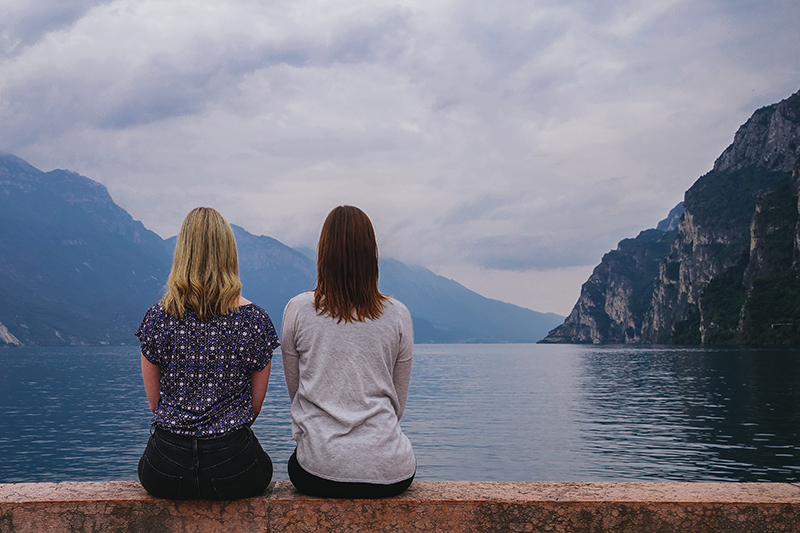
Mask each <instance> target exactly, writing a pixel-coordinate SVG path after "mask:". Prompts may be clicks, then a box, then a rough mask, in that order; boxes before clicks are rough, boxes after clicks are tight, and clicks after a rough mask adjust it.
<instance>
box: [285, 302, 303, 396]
mask: <svg viewBox="0 0 800 533" xmlns="http://www.w3.org/2000/svg"><path fill="white" fill-rule="evenodd" d="M296 330H297V311H296V309H295V301H294V300H289V303H287V304H286V309H284V310H283V322H282V323H281V335H282V336H283V344H282V345H281V357H282V358H283V361H282V362H283V377H284V379H286V389H287V390H288V391H289V401H290V402H291V401H292V400H294V395H295V394H297V389H298V387H299V386H300V354H299V353H297V345H296V343H295V333H296Z"/></svg>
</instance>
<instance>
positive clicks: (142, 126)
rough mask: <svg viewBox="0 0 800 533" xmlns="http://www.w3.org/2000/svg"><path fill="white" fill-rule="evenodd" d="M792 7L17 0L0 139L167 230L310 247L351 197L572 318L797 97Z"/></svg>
mask: <svg viewBox="0 0 800 533" xmlns="http://www.w3.org/2000/svg"><path fill="white" fill-rule="evenodd" d="M265 4H266V5H265ZM798 20H800V3H798V2H796V0H787V1H731V0H718V1H714V0H693V1H684V0H642V1H625V0H612V1H610V2H595V1H587V0H575V1H568V0H567V1H552V0H548V1H533V0H525V1H518V2H514V1H506V2H496V3H489V2H477V1H474V2H472V1H457V2H448V1H431V0H426V1H424V2H402V3H396V4H388V3H379V2H375V1H359V0H342V1H323V2H316V1H315V2H311V1H304V0H292V1H285V2H280V1H276V2H269V3H265V2H261V1H255V0H253V1H248V0H240V1H234V0H214V1H206V0H192V1H181V0H172V1H169V2H165V1H149V0H120V1H114V0H109V1H88V0H87V1H78V0H75V1H63V0H47V1H41V0H40V1H21V0H15V1H10V2H9V1H6V2H3V5H2V7H0V124H2V127H1V128H0V151H4V152H8V153H12V154H15V155H18V156H20V157H22V158H23V159H26V160H27V161H29V162H30V163H31V164H33V165H34V166H36V167H38V168H40V169H42V170H51V169H53V168H68V169H70V170H74V171H76V172H80V173H81V174H84V175H86V176H88V177H90V178H92V179H95V180H97V181H100V182H101V183H103V184H105V185H106V186H107V187H108V189H109V191H110V192H111V195H112V196H113V197H114V199H115V200H116V201H117V203H119V204H120V205H122V206H123V207H124V208H125V209H127V210H128V211H129V212H130V213H131V214H132V215H133V216H134V218H137V219H140V220H142V221H143V222H144V223H145V225H146V226H148V227H149V228H151V229H153V230H154V231H156V232H157V233H159V234H161V235H162V236H164V237H168V236H171V235H174V234H175V233H176V232H177V229H178V227H179V225H180V221H181V220H182V218H183V216H184V215H185V214H186V212H187V211H188V210H189V209H191V208H192V207H194V206H196V205H211V206H214V207H217V208H218V209H219V210H220V211H221V212H222V213H223V214H224V215H225V216H226V217H227V218H228V220H229V221H231V222H234V223H237V224H239V225H241V226H243V227H245V228H246V229H248V230H249V231H250V232H252V233H256V234H264V235H269V236H272V237H275V238H277V239H279V240H281V241H283V242H284V243H286V244H289V245H291V246H309V247H312V248H313V246H314V244H315V241H316V238H317V236H318V232H319V228H320V226H321V224H322V220H323V218H324V216H325V215H326V214H327V212H328V211H329V210H330V209H331V208H332V207H334V206H335V205H339V204H342V203H348V204H354V205H358V206H360V207H362V208H363V209H364V210H365V211H366V212H367V213H368V214H369V215H370V216H371V217H372V219H373V222H374V223H375V226H376V230H377V232H378V235H379V241H380V242H379V244H380V246H381V252H382V254H383V255H386V256H391V257H395V258H397V259H400V260H402V261H405V262H408V263H416V264H421V265H423V266H426V267H428V268H431V269H432V270H434V271H435V272H437V273H439V274H442V275H445V276H447V277H451V278H454V279H456V280H457V281H459V282H461V283H463V284H465V285H467V286H468V287H470V288H472V289H474V290H477V291H478V292H481V293H482V294H484V295H486V296H490V297H495V298H499V299H503V300H505V301H510V302H513V303H517V304H519V305H523V306H526V307H530V308H532V309H536V310H538V311H554V312H558V313H561V314H566V313H567V312H568V311H569V309H570V308H571V307H572V304H573V303H574V302H575V299H576V298H577V296H578V293H579V290H580V285H581V283H582V282H583V281H585V279H586V277H587V276H588V274H589V273H590V272H591V268H592V267H593V266H594V265H595V264H597V263H598V262H599V260H600V258H601V257H602V254H603V253H605V252H606V251H608V250H609V249H611V248H614V247H615V246H616V243H617V242H618V241H619V240H620V239H622V238H626V237H633V236H635V235H636V234H637V233H638V231H639V230H642V229H645V228H648V227H654V226H655V225H656V223H657V222H658V221H659V220H660V219H661V218H664V217H665V216H666V215H667V213H668V212H669V210H670V209H671V208H672V207H673V206H674V205H675V204H677V203H678V202H679V201H681V200H682V197H683V192H684V191H685V190H686V189H687V188H688V187H689V186H690V185H691V184H692V183H693V182H694V180H695V179H697V178H698V177H699V176H700V175H701V174H703V173H705V172H706V171H708V170H709V169H710V168H711V166H712V164H713V161H714V159H715V158H716V157H717V156H718V155H719V154H720V153H721V152H722V150H723V149H724V148H725V147H726V146H727V145H728V144H729V143H730V142H731V141H732V139H733V134H734V132H735V131H736V128H737V127H738V126H739V125H740V124H742V123H743V122H744V121H745V120H746V119H747V118H748V117H749V116H750V115H751V114H752V112H753V111H754V110H755V109H757V108H758V107H761V106H763V105H767V104H771V103H774V102H777V101H779V100H781V99H783V98H786V97H788V96H789V95H790V94H792V93H793V92H795V91H797V90H798V89H800V61H798V58H800V32H798V29H797V21H798ZM245 290H246V289H245Z"/></svg>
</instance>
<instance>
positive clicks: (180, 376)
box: [136, 207, 279, 500]
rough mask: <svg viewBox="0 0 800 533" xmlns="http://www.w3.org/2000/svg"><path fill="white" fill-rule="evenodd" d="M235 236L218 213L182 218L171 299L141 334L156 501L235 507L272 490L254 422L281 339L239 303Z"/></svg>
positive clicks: (146, 464)
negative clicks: (218, 503)
mask: <svg viewBox="0 0 800 533" xmlns="http://www.w3.org/2000/svg"><path fill="white" fill-rule="evenodd" d="M241 287H242V284H241V282H240V281H239V261H238V256H237V252H236V240H235V238H234V236H233V231H232V230H231V227H230V226H229V225H228V223H227V222H226V221H225V219H224V218H223V217H222V215H220V214H219V213H218V212H217V211H215V210H214V209H211V208H209V207H198V208H196V209H193V210H192V211H191V212H190V213H189V214H188V215H186V219H185V220H184V221H183V225H182V226H181V230H180V233H179V234H178V239H177V242H176V244H175V258H174V261H173V264H172V270H171V272H170V275H169V280H168V282H167V293H166V295H165V296H164V298H163V299H162V300H161V301H160V302H158V303H157V304H155V305H154V306H153V307H151V308H150V309H149V310H148V311H147V314H145V317H144V320H143V321H142V325H141V326H140V327H139V330H138V331H137V332H136V336H137V337H138V338H139V340H140V342H141V347H142V376H143V378H144V386H145V392H146V393H147V400H148V402H149V404H150V410H151V411H152V412H153V418H152V421H151V436H150V440H149V441H148V443H147V447H146V449H145V451H144V454H143V455H142V458H141V459H140V460H139V480H140V481H141V483H142V486H143V487H144V488H145V489H146V490H147V492H149V493H150V494H152V495H153V496H157V497H161V498H170V499H176V500H188V499H204V500H206V499H207V500H235V499H239V498H246V497H250V496H255V495H257V494H260V493H262V492H263V491H264V489H265V488H266V487H267V484H268V483H269V482H270V480H271V479H272V461H271V459H270V457H269V455H267V454H266V453H265V452H264V450H263V449H262V448H261V445H260V444H259V442H258V440H257V439H256V437H255V435H253V432H252V430H251V429H250V424H252V422H253V421H254V420H255V418H256V417H257V416H258V414H259V412H260V411H261V406H262V403H263V401H264V397H265V395H266V393H267V383H268V381H269V373H270V368H271V366H272V365H271V361H272V352H273V350H275V348H277V347H278V345H279V343H278V337H277V335H276V334H275V328H274V327H273V325H272V321H271V320H270V318H269V316H268V315H267V313H266V312H265V311H264V310H263V309H261V308H260V307H259V306H257V305H255V304H254V303H252V302H249V301H248V300H246V299H244V298H243V297H242V296H241Z"/></svg>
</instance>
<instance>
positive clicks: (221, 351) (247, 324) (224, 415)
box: [136, 302, 278, 437]
mask: <svg viewBox="0 0 800 533" xmlns="http://www.w3.org/2000/svg"><path fill="white" fill-rule="evenodd" d="M136 335H137V337H139V339H140V340H141V342H142V355H144V357H145V358H147V360H148V361H150V362H151V363H153V364H155V365H158V366H159V367H160V368H161V369H162V370H161V380H160V401H159V403H158V406H157V407H156V410H155V412H154V416H153V421H152V424H155V425H157V426H159V427H162V428H164V429H167V430H169V431H171V432H173V433H177V434H181V435H197V436H204V437H209V436H216V435H221V434H223V433H225V432H228V431H231V430H233V429H236V428H239V427H242V426H244V425H247V424H249V423H250V422H251V421H252V420H253V418H254V416H255V413H254V412H253V401H252V394H253V393H252V377H251V376H252V372H254V371H256V370H260V369H262V368H264V367H265V366H266V365H267V363H269V361H270V359H271V357H272V352H273V350H274V349H275V348H277V346H278V337H277V335H276V334H275V329H274V327H273V326H272V322H271V321H270V319H269V316H267V313H266V312H265V311H264V310H263V309H261V308H260V307H259V306H257V305H255V304H253V303H249V304H247V305H243V306H241V307H239V308H238V309H236V310H235V311H234V312H232V313H231V314H228V315H220V316H214V317H210V318H208V319H206V320H200V319H199V318H198V317H197V315H196V314H195V313H194V311H192V310H187V311H186V313H185V314H184V316H183V318H178V317H175V316H172V315H170V314H169V313H167V312H166V311H165V310H164V307H163V306H162V305H161V303H160V302H159V303H157V304H155V305H153V306H152V307H151V308H150V309H149V310H148V311H147V314H146V315H145V318H144V320H143V321H142V325H141V327H140V328H139V330H138V331H137V332H136Z"/></svg>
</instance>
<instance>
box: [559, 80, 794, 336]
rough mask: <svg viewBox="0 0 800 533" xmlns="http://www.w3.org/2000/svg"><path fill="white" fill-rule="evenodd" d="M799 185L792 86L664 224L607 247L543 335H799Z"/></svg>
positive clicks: (750, 124) (757, 116)
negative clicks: (560, 319) (571, 303)
mask: <svg viewBox="0 0 800 533" xmlns="http://www.w3.org/2000/svg"><path fill="white" fill-rule="evenodd" d="M799 188H800V92H797V93H795V94H794V95H792V96H791V97H789V98H787V99H786V100H783V101H782V102H779V103H777V104H773V105H770V106H767V107H764V108H761V109H759V110H757V111H756V112H755V113H753V116H752V117H751V118H750V119H749V120H748V121H747V122H746V123H745V124H744V125H742V126H741V127H740V128H739V130H738V131H737V132H736V135H735V137H734V140H733V143H732V144H731V145H730V146H729V147H728V148H726V149H725V151H724V152H723V153H722V155H720V157H719V158H718V159H717V161H716V162H715V163H714V168H713V169H712V170H711V171H710V172H708V173H707V174H705V175H704V176H702V177H700V178H699V179H698V180H697V181H696V182H695V183H694V185H692V187H691V188H690V189H689V190H688V191H686V195H685V197H684V201H683V203H682V206H681V205H679V206H678V207H677V208H676V209H675V210H673V211H672V212H670V215H669V216H668V218H667V219H666V220H665V221H663V222H662V223H661V224H659V226H658V228H657V229H653V230H648V231H647V232H642V234H640V235H639V237H637V238H636V239H626V240H624V241H622V242H620V244H619V247H618V248H617V249H616V250H614V251H612V252H609V253H608V254H606V255H605V256H604V257H603V259H602V261H601V262H600V264H599V265H598V266H597V267H596V268H595V270H594V272H593V273H592V275H591V277H590V278H589V279H588V281H587V282H586V283H585V284H584V285H583V287H582V289H581V295H580V298H579V299H578V302H577V303H576V304H575V307H574V308H573V309H572V312H571V313H570V314H569V316H568V317H567V319H566V320H565V322H564V324H562V325H561V326H559V327H558V328H556V329H554V330H553V331H552V332H550V334H549V335H548V336H547V338H546V339H544V342H572V343H583V342H587V343H679V344H700V343H703V344H728V343H746V344H800V328H799V325H800V225H798V220H799V219H800V215H799V213H800V207H799V206H798V189H799ZM681 211H683V212H682V213H681ZM676 220H677V221H678V224H677V225H676V224H675V222H676Z"/></svg>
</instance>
